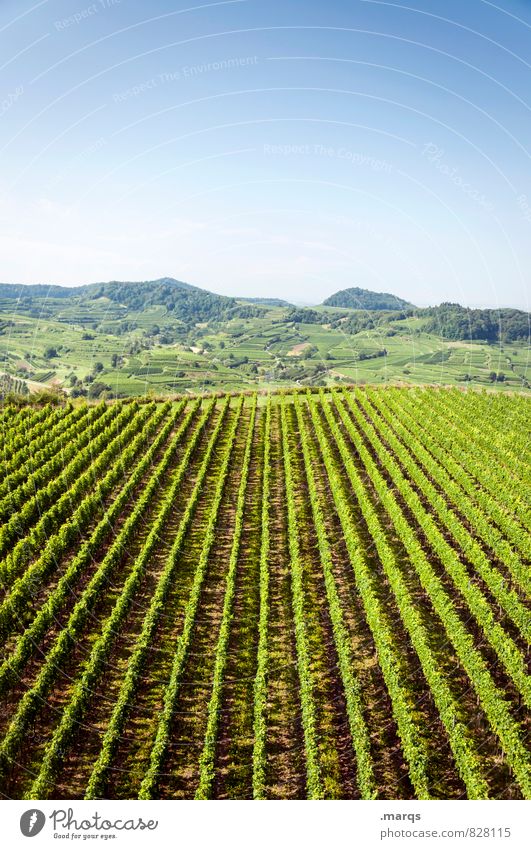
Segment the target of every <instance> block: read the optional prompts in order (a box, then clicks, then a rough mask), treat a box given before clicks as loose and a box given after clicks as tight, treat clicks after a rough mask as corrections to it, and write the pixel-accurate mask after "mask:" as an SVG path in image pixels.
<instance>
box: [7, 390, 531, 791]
mask: <svg viewBox="0 0 531 849" xmlns="http://www.w3.org/2000/svg"><path fill="white" fill-rule="evenodd" d="M0 418H1V428H2V433H3V442H2V446H1V450H2V455H3V456H2V463H1V467H0V472H1V476H0V521H1V522H2V526H1V529H0V586H1V592H2V597H1V600H0V635H1V637H2V640H1V642H2V646H3V647H2V657H1V662H0V735H1V737H0V791H1V793H2V795H3V796H4V797H12V798H31V799H37V798H63V799H66V798H72V799H76V798H90V799H97V798H120V799H129V798H142V799H148V798H200V799H201V798H218V799H227V798H249V799H250V798H265V799H300V798H353V799H356V798H366V799H372V798H383V799H412V798H420V799H428V798H447V799H457V798H469V799H483V798H493V799H521V798H528V799H529V798H531V736H530V731H531V713H530V707H531V681H530V677H529V662H530V654H529V643H530V637H531V573H530V561H531V535H530V531H531V510H530V507H529V500H528V498H527V496H528V494H529V486H530V483H531V480H530V479H531V468H530V463H529V448H528V444H529V443H528V438H529V430H530V424H531V400H530V399H529V397H525V396H518V395H514V396H509V395H507V396H506V395H486V394H479V393H475V392H462V391H460V390H457V389H456V390H438V389H420V388H419V389H400V388H387V389H371V388H369V387H362V388H360V389H357V390H355V391H350V390H346V389H345V390H333V391H327V390H321V391H318V392H315V391H314V392H310V391H307V392H306V391H304V392H300V393H298V392H292V391H291V392H290V393H289V394H278V395H271V396H267V397H266V396H256V395H246V396H245V397H244V396H229V395H227V396H225V397H221V398H220V397H212V398H202V399H201V398H195V399H194V398H192V399H189V400H186V401H184V400H183V401H178V402H170V401H168V402H167V403H165V404H161V403H154V402H150V401H140V402H139V401H124V402H117V403H115V404H110V405H105V404H99V405H97V406H93V407H90V406H77V407H73V406H70V405H67V406H65V407H62V408H43V409H36V408H32V407H26V408H24V409H22V410H16V409H15V408H12V407H4V408H3V409H2V411H1V413H0Z"/></svg>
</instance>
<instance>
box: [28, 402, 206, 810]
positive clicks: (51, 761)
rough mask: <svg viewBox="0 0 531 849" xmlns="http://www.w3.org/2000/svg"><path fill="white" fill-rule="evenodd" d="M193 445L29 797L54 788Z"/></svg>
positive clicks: (91, 656)
mask: <svg viewBox="0 0 531 849" xmlns="http://www.w3.org/2000/svg"><path fill="white" fill-rule="evenodd" d="M207 414H208V411H207ZM222 423H223V412H222V415H221V416H220V418H219V421H218V423H217V425H216V428H215V430H214V432H213V434H212V436H211V439H210V442H209V449H210V452H211V451H212V450H213V447H214V445H215V443H216V440H217V437H218V434H219V432H220V431H221V426H222ZM194 447H195V445H194V444H193V443H189V444H188V446H187V449H186V451H185V453H184V455H183V457H182V459H181V462H180V463H179V466H178V468H177V471H176V472H175V475H174V477H173V479H172V482H171V485H170V488H169V490H168V492H167V493H166V496H165V498H164V501H163V504H162V506H161V509H160V510H159V512H158V515H157V518H156V520H155V523H154V524H153V525H152V527H151V528H150V531H149V534H148V537H147V539H146V541H145V543H144V546H143V547H142V550H141V551H140V553H139V555H138V556H137V557H136V559H135V562H134V564H133V567H132V569H131V571H130V573H129V575H128V577H127V580H126V582H125V584H124V586H123V589H122V592H121V593H120V595H119V597H118V599H117V601H116V603H115V605H114V607H113V609H112V612H111V614H110V615H109V616H108V617H107V619H106V621H105V622H104V624H103V628H102V630H101V633H100V635H99V637H98V639H97V640H96V642H95V643H94V645H93V647H92V650H91V653H90V655H89V657H88V659H87V661H86V663H85V666H84V670H83V674H82V675H81V678H80V679H79V680H78V681H77V682H76V684H75V687H74V691H73V693H72V696H71V698H70V701H69V703H68V705H67V706H66V708H65V710H64V711H63V713H62V715H61V719H60V722H59V725H58V726H57V728H56V729H55V731H54V734H53V736H52V739H51V740H50V742H49V744H48V746H47V747H46V752H45V755H44V758H43V760H42V763H41V767H40V770H39V774H38V775H37V777H36V779H35V781H34V782H33V785H32V787H31V789H30V796H29V798H46V797H47V796H48V795H49V793H50V791H51V789H52V787H53V781H54V778H55V775H56V772H57V770H58V769H59V766H60V763H61V759H62V756H63V752H64V749H65V746H66V745H67V743H68V741H69V740H70V737H71V735H72V733H73V731H74V730H75V728H76V727H77V725H78V724H79V722H80V720H81V718H82V716H83V712H84V710H85V707H86V705H87V702H88V699H89V697H90V695H91V693H92V691H93V688H94V685H95V682H96V680H97V678H98V676H99V674H100V672H101V670H102V669H103V667H104V664H105V663H107V662H108V659H109V656H110V651H111V648H112V644H113V641H114V640H115V638H116V634H117V633H119V632H120V630H121V628H122V625H123V621H124V619H125V617H126V615H127V613H128V610H129V608H130V606H131V604H132V602H133V599H134V597H135V593H136V590H137V589H138V587H139V584H140V581H141V579H142V577H143V575H144V573H145V571H146V568H147V566H148V564H149V561H150V557H151V556H152V554H153V551H154V549H155V547H156V546H157V545H158V544H159V540H160V537H161V532H162V529H163V528H164V525H165V522H166V519H167V517H168V515H169V513H170V511H171V509H172V507H173V503H174V501H175V498H176V496H177V493H178V492H179V488H180V486H181V483H182V480H183V478H184V476H185V474H186V473H187V470H188V465H189V461H190V457H191V454H192V452H193V450H194ZM209 449H207V453H206V454H205V460H206V462H205V466H207V465H208V459H209V453H210V452H209ZM189 512H190V511H187V512H186V513H185V517H183V519H182V520H181V524H180V527H182V525H183V522H185V521H186V523H187V525H188V523H189V521H190V518H191V516H190V517H189V518H188V513H189ZM149 612H150V611H148V615H149ZM121 704H122V701H121V700H120V699H119V700H118V702H117V705H118V706H119V705H121Z"/></svg>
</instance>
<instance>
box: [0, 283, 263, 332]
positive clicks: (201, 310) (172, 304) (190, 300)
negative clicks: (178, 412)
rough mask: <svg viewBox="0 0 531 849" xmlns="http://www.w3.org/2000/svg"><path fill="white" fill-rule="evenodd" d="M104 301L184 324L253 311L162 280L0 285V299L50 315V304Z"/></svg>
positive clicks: (249, 315)
mask: <svg viewBox="0 0 531 849" xmlns="http://www.w3.org/2000/svg"><path fill="white" fill-rule="evenodd" d="M101 298H107V299H108V300H109V301H111V302H113V303H115V304H119V305H122V306H124V307H127V308H128V309H129V310H133V311H135V312H141V311H142V310H145V309H147V308H148V307H152V306H162V307H165V308H166V309H167V310H168V311H169V312H171V313H172V314H173V315H174V317H175V319H176V320H178V321H182V322H184V323H185V324H194V323H196V322H204V321H221V320H225V319H228V318H231V317H240V318H252V317H253V315H254V314H255V308H253V307H252V305H248V306H247V305H242V304H239V303H238V302H237V301H236V299H235V298H229V297H226V296H224V295H215V294H213V293H212V292H208V291H207V290H206V289H199V288H198V287H197V286H191V285H190V284H189V283H183V282H182V281H180V280H174V279H173V278H171V277H163V278H161V279H159V280H146V281H143V282H139V283H130V282H121V281H111V282H109V283H91V284H89V285H87V286H72V287H68V286H53V285H50V286H48V285H31V286H22V285H12V284H5V283H4V284H0V299H16V300H17V301H19V302H21V304H22V305H23V306H24V307H26V308H27V307H31V305H32V301H35V306H38V308H39V309H42V306H43V303H45V304H46V305H47V309H48V311H50V312H51V313H53V309H54V307H53V302H54V301H55V300H56V299H57V300H60V301H61V302H63V301H71V302H72V303H84V304H85V305H89V304H90V302H91V301H97V300H99V299H101Z"/></svg>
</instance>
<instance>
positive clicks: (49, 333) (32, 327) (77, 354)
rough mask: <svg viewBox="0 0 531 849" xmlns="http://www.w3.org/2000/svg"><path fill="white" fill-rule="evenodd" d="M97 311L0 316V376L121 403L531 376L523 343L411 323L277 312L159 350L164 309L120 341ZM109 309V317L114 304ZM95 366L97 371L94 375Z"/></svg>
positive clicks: (523, 387)
mask: <svg viewBox="0 0 531 849" xmlns="http://www.w3.org/2000/svg"><path fill="white" fill-rule="evenodd" d="M104 308H105V309H107V308H108V307H105V305H102V306H101V310H102V314H101V315H97V316H95V315H94V314H93V315H92V323H94V321H95V320H96V319H97V320H98V321H99V322H100V324H99V325H98V329H97V330H94V329H90V328H89V329H87V327H86V326H85V325H84V324H83V322H82V318H83V317H82V316H81V315H78V314H75V315H74V314H72V315H70V312H71V310H70V312H69V311H68V310H66V311H65V315H64V316H63V319H64V320H62V321H57V320H56V319H44V318H43V319H41V318H35V317H33V318H32V317H29V316H28V317H26V316H24V317H22V316H20V315H18V316H17V315H15V314H8V313H4V314H3V315H4V317H5V318H6V319H7V321H8V322H10V323H9V324H8V325H7V326H5V327H4V328H3V329H2V328H0V363H1V368H3V369H4V370H5V371H6V372H7V373H9V374H10V375H11V376H12V377H13V378H15V379H18V380H27V381H29V385H30V388H31V384H32V383H44V384H46V385H48V386H60V387H62V388H64V389H65V390H66V391H67V392H72V388H73V386H74V385H75V384H76V382H77V384H78V386H81V387H83V388H84V392H85V393H87V392H89V393H90V392H91V388H90V387H91V381H92V382H95V381H97V382H98V389H99V390H101V388H102V387H103V391H104V392H105V388H106V390H107V391H106V395H107V396H110V395H114V396H122V397H126V396H141V395H142V396H143V395H146V394H150V393H151V394H152V395H154V396H167V395H173V394H179V393H185V392H187V393H191V394H193V393H195V392H200V391H221V392H224V391H237V390H241V389H246V388H247V389H253V388H254V389H269V390H274V389H278V388H283V387H286V386H291V385H299V386H304V385H316V384H318V385H322V386H334V385H341V384H351V383H370V384H386V383H397V382H401V383H408V384H437V385H448V384H450V385H452V384H455V385H461V386H466V385H471V386H475V387H481V386H482V387H487V386H488V387H489V388H493V389H496V390H499V391H515V390H518V391H527V390H528V384H529V376H530V374H531V353H530V348H529V346H528V345H527V344H526V343H524V342H513V343H507V344H498V343H496V344H492V343H491V344H487V343H484V342H478V341H473V342H466V341H465V342H452V341H448V340H444V339H442V338H441V337H439V336H436V335H433V334H427V333H424V332H423V331H422V329H421V327H420V326H418V325H421V324H422V322H421V321H419V320H416V319H409V320H406V321H396V322H393V323H392V324H391V328H392V331H393V334H394V335H388V333H387V331H388V330H389V327H387V328H386V331H385V332H384V331H383V330H378V329H374V330H367V331H363V332H361V333H358V334H355V335H350V334H347V333H344V332H342V331H341V329H338V328H336V329H331V328H326V327H323V326H321V325H318V324H317V325H316V324H304V323H298V324H294V323H289V322H288V323H285V322H284V323H282V322H280V319H279V316H282V315H284V314H285V312H286V310H282V309H281V308H276V309H267V310H264V317H263V318H253V319H249V320H248V321H242V320H240V319H237V320H234V321H229V322H226V323H225V324H223V326H222V327H219V326H215V327H213V328H209V327H208V326H205V327H201V328H199V329H196V331H195V332H194V333H192V335H191V336H190V332H189V331H187V332H186V333H184V331H183V339H182V340H181V341H177V342H175V343H173V344H160V343H159V342H157V341H156V339H154V338H153V337H150V336H149V335H148V336H147V337H146V336H145V335H144V334H145V332H149V328H150V327H151V328H152V327H153V324H154V322H155V321H159V322H160V323H161V325H163V323H164V320H165V317H164V312H165V311H164V308H163V307H151V308H149V309H146V310H144V311H143V312H142V313H131V312H130V313H128V318H129V320H130V321H131V322H133V323H134V324H137V325H138V326H137V327H136V329H134V330H131V331H128V332H127V333H126V334H124V335H115V331H114V329H113V327H112V323H109V325H107V322H106V320H105V312H104ZM109 309H111V313H110V314H111V315H114V311H116V309H117V305H116V304H113V305H112V308H109ZM67 318H68V320H69V321H70V320H72V322H73V323H72V324H69V323H66V319H67ZM166 319H167V316H166ZM278 322H280V323H278ZM107 326H108V329H107V330H106V329H105V328H106V327H107ZM50 349H53V350H54V351H55V353H54V354H53V356H51V357H50V356H49V354H50ZM46 352H47V353H46ZM96 364H101V367H102V369H101V371H99V372H98V373H97V374H95V373H94V368H95V366H96ZM98 367H99V366H98ZM493 374H495V375H496V376H501V379H500V380H493V379H492V375H493ZM33 388H35V387H33ZM96 397H98V395H97V394H96Z"/></svg>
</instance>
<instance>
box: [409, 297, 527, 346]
mask: <svg viewBox="0 0 531 849" xmlns="http://www.w3.org/2000/svg"><path fill="white" fill-rule="evenodd" d="M416 314H417V315H418V316H421V317H425V318H427V319H428V321H427V322H426V323H425V324H424V329H425V330H426V331H427V332H428V333H437V334H438V335H439V336H442V337H443V339H457V340H462V339H482V340H485V341H488V342H513V341H515V340H517V339H519V340H522V341H526V340H527V341H528V340H529V335H530V329H531V322H530V315H529V313H527V312H523V311H522V310H515V309H499V310H492V309H489V310H487V309H467V308H466V307H462V306H461V305H460V304H450V303H444V304H440V305H439V306H438V307H427V308H426V309H423V310H417V313H416Z"/></svg>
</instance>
